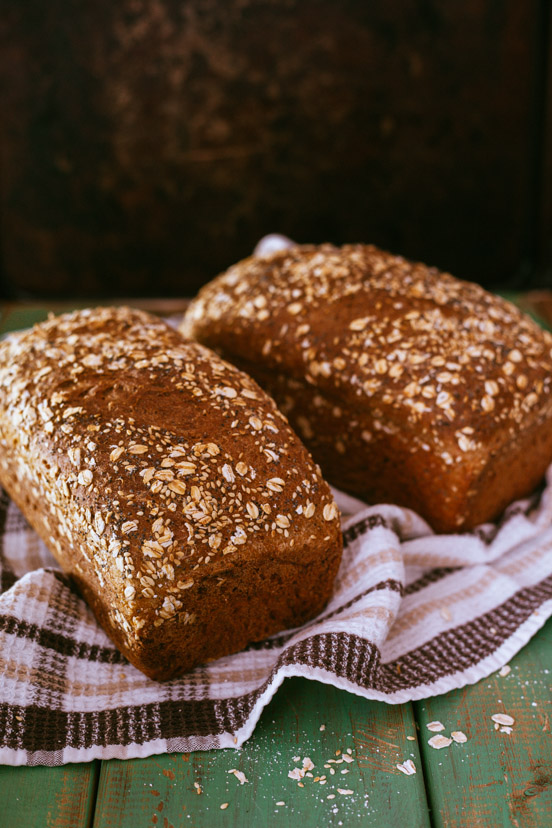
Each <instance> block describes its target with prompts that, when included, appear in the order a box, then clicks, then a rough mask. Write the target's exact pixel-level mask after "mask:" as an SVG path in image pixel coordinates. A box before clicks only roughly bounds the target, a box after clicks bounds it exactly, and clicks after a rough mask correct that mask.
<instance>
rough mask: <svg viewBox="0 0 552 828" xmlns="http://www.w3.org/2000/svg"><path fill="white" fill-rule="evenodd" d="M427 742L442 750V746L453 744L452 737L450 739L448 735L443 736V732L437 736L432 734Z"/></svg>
mask: <svg viewBox="0 0 552 828" xmlns="http://www.w3.org/2000/svg"><path fill="white" fill-rule="evenodd" d="M427 743H428V745H431V747H432V748H435V750H441V748H444V747H448V746H449V745H451V744H452V739H449V737H448V736H441V734H438V735H437V736H432V737H431V739H428V741H427Z"/></svg>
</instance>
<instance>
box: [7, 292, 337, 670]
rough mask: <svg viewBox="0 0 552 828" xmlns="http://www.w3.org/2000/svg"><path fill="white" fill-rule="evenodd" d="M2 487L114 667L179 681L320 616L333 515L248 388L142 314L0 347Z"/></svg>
mask: <svg viewBox="0 0 552 828" xmlns="http://www.w3.org/2000/svg"><path fill="white" fill-rule="evenodd" d="M0 446H1V451H0V483H1V484H2V485H3V486H4V487H5V489H6V490H7V491H8V493H9V495H10V496H11V497H12V498H13V500H14V501H15V502H16V503H17V505H18V506H19V507H20V508H21V510H22V511H23V513H24V514H25V516H26V517H27V519H28V520H29V522H30V523H31V525H32V526H33V527H34V528H35V529H36V531H37V532H38V533H39V535H40V536H41V537H42V539H43V540H44V541H45V543H46V544H47V545H48V546H49V547H50V549H51V551H52V553H53V554H54V556H55V557H56V558H57V560H58V561H59V563H60V564H61V566H62V568H63V569H64V570H65V571H66V572H67V573H69V574H70V575H71V576H72V577H73V579H74V581H75V583H76V585H77V587H78V589H79V590H80V592H81V593H82V595H83V596H84V597H85V599H86V600H87V601H88V603H89V605H90V606H91V608H92V610H93V611H94V613H95V614H96V616H97V619H98V621H99V622H100V623H101V624H102V625H103V627H104V628H105V630H106V631H107V633H108V634H109V635H110V636H111V638H112V639H113V641H114V642H115V644H116V645H117V646H118V648H119V649H120V650H121V651H122V653H123V654H124V655H125V656H126V657H127V658H128V659H129V660H130V661H131V662H132V663H133V664H134V665H135V666H136V667H138V668H140V669H141V670H142V671H143V672H144V673H146V675H148V676H150V677H152V678H156V679H167V678H170V677H173V676H176V675H178V674H180V673H182V672H184V671H186V670H188V669H190V668H191V667H193V666H194V665H197V664H199V663H202V662H205V661H207V660H211V659H214V658H218V657H220V656H223V655H226V654H229V653H232V652H235V651H237V650H239V649H242V648H243V647H244V646H246V645H247V644H248V643H249V642H252V641H256V640H260V639H263V638H265V637H266V636H269V635H271V634H274V633H276V632H278V631H280V630H282V629H284V628H288V627H295V626H297V625H299V624H301V623H303V622H304V621H306V620H307V619H309V618H311V617H312V616H314V615H316V614H317V613H318V612H320V611H321V609H322V608H323V607H324V605H325V603H326V602H327V600H328V598H329V596H330V594H331V590H332V585H333V580H334V576H335V574H336V571H337V567H338V565H339V561H340V557H341V530H340V522H339V516H338V511H337V507H336V505H335V503H334V501H333V498H332V495H331V492H330V490H329V487H328V485H327V484H326V483H325V482H324V481H323V479H322V478H321V476H320V470H319V469H318V468H317V466H316V465H315V464H314V462H313V461H312V459H311V457H310V456H309V454H308V452H307V450H306V449H305V447H304V446H303V444H302V443H301V442H300V440H299V439H298V438H297V437H296V435H295V434H294V432H293V431H292V430H291V428H290V426H289V424H288V422H287V420H286V419H285V417H284V415H283V414H281V413H280V412H279V411H278V409H277V408H276V406H275V404H274V402H273V401H272V400H271V399H270V398H269V397H268V396H267V395H266V394H265V393H264V392H263V391H262V390H261V389H260V388H259V387H258V386H257V384H256V383H255V382H253V380H251V379H250V378H249V377H248V376H246V375H245V374H243V373H242V372H241V371H239V370H238V369H237V368H235V367H233V366H231V365H228V364H227V363H225V362H224V361H223V360H221V359H220V358H219V357H218V356H216V355H215V354H213V353H212V352H211V351H209V350H208V349H207V348H204V347H203V346H201V345H198V344H197V343H194V342H186V341H184V340H183V339H182V337H181V336H180V334H179V333H178V332H176V331H174V330H172V329H171V328H169V327H168V325H166V324H165V323H164V322H163V321H161V320H158V319H156V318H155V317H153V316H150V315H149V314H146V313H143V312H141V311H135V310H130V309H128V308H120V309H113V308H107V309H98V310H84V311H79V312H76V313H72V314H67V315H64V316H61V317H58V318H52V319H50V320H48V321H47V322H44V323H42V324H40V325H37V326H35V328H33V329H32V330H31V331H28V332H23V333H21V334H17V335H14V336H12V337H10V338H9V339H8V340H6V341H5V342H3V343H2V344H1V345H0Z"/></svg>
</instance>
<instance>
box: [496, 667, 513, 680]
mask: <svg viewBox="0 0 552 828" xmlns="http://www.w3.org/2000/svg"><path fill="white" fill-rule="evenodd" d="M511 669H512V668H511V667H510V665H509V664H505V665H504V667H501V668H500V670H499V671H498V675H499V676H502V677H503V678H504V676H507V675H508V673H509V672H510V671H511Z"/></svg>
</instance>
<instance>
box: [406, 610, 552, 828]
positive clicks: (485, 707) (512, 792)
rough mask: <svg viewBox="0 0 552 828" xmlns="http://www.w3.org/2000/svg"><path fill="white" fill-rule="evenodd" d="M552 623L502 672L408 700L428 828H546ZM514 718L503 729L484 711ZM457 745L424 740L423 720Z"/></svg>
mask: <svg viewBox="0 0 552 828" xmlns="http://www.w3.org/2000/svg"><path fill="white" fill-rule="evenodd" d="M551 653H552V621H548V623H547V624H546V625H545V626H544V627H543V629H542V630H540V632H539V633H538V634H537V635H536V636H535V638H534V639H533V640H532V641H531V642H530V643H529V644H528V645H527V646H526V647H525V648H524V649H523V650H522V651H521V652H520V653H518V655H517V656H516V657H515V658H514V659H512V661H511V663H510V665H509V666H510V668H511V670H510V672H509V673H508V674H507V675H504V676H501V675H500V674H499V673H495V674H494V675H492V676H491V677H489V678H488V679H484V680H482V681H480V682H479V683H478V684H476V685H472V686H470V687H466V688H464V689H462V690H457V691H454V692H452V693H448V694H447V695H446V696H441V697H438V698H435V699H428V700H427V701H423V702H418V703H416V705H415V712H416V718H417V724H418V727H419V729H420V730H419V738H420V745H421V750H422V758H423V763H424V773H425V777H426V780H427V792H428V798H429V803H430V807H431V809H432V821H433V825H434V826H435V828H440V826H443V828H445V826H446V828H460V827H461V826H465V825H477V826H478V828H496V826H498V825H512V826H516V828H550V825H552V734H551V728H552V657H551ZM495 713H506V714H508V715H510V716H512V717H513V718H514V719H515V724H514V725H513V727H512V732H511V733H510V734H508V733H503V732H501V731H500V730H498V731H497V730H495V728H494V723H493V721H492V720H491V716H492V715H493V714H495ZM432 721H440V722H442V724H443V725H444V726H445V729H444V730H443V731H442V734H443V735H447V736H449V735H450V733H451V731H452V730H461V731H463V732H464V733H465V734H466V736H467V742H465V744H456V743H453V744H452V745H450V747H445V748H442V749H440V750H437V749H434V748H432V747H430V746H429V745H428V739H429V738H430V737H432V736H434V735H435V734H434V733H431V732H430V731H429V730H428V729H427V724H428V723H429V722H432Z"/></svg>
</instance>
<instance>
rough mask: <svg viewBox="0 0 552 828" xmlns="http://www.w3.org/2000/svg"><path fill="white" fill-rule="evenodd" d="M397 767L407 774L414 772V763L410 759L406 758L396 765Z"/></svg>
mask: <svg viewBox="0 0 552 828" xmlns="http://www.w3.org/2000/svg"><path fill="white" fill-rule="evenodd" d="M397 768H398V769H399V770H400V772H401V773H405V774H406V775H407V776H412V774H413V773H416V765H415V764H414V762H413V761H412V759H407V760H406V762H403V763H402V764H401V765H397Z"/></svg>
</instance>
